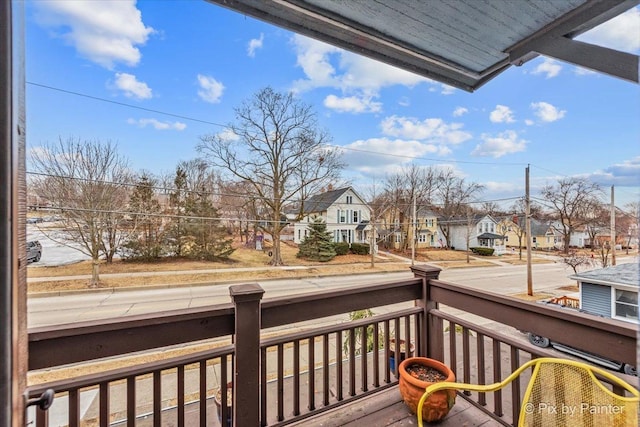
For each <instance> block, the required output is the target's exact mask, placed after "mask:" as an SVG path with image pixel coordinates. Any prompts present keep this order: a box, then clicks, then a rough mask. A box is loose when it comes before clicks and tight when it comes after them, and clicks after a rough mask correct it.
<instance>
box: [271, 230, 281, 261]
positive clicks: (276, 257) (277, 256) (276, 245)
mask: <svg viewBox="0 0 640 427" xmlns="http://www.w3.org/2000/svg"><path fill="white" fill-rule="evenodd" d="M271 238H272V239H273V254H272V255H271V261H270V262H269V264H271V265H284V262H282V255H281V253H280V233H276V232H275V230H274V232H273V234H272V235H271Z"/></svg>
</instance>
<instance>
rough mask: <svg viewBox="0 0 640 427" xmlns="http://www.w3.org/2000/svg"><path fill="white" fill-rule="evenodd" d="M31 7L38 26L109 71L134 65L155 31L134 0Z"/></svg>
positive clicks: (60, 2) (44, 4)
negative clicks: (34, 9) (145, 19)
mask: <svg viewBox="0 0 640 427" xmlns="http://www.w3.org/2000/svg"><path fill="white" fill-rule="evenodd" d="M33 5H34V6H35V7H36V20H37V22H38V23H39V24H40V25H42V26H44V27H47V28H53V29H56V30H57V31H59V32H58V33H57V34H56V36H58V37H60V38H61V39H63V40H64V41H65V42H66V43H68V44H69V45H71V46H73V47H74V48H75V49H76V50H77V52H78V53H79V54H80V55H81V56H83V57H85V58H87V59H89V60H90V61H92V62H95V63H96V64H99V65H101V66H103V67H105V68H108V69H112V68H113V66H114V65H115V64H116V63H124V64H126V65H129V66H135V65H137V64H138V63H139V62H140V58H141V54H140V50H139V48H138V47H139V46H142V45H144V44H145V43H146V42H147V39H148V38H149V35H150V34H152V33H153V32H154V30H153V28H151V27H147V26H145V25H144V23H143V22H142V14H141V13H140V10H138V9H137V8H136V2H135V1H134V0H121V1H37V2H33Z"/></svg>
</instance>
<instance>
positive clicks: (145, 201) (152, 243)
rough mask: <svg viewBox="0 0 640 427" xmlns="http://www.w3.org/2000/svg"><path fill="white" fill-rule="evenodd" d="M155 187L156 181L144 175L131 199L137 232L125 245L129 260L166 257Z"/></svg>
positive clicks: (130, 205)
mask: <svg viewBox="0 0 640 427" xmlns="http://www.w3.org/2000/svg"><path fill="white" fill-rule="evenodd" d="M155 185H156V181H155V180H154V179H153V178H152V177H150V176H149V175H147V174H146V173H143V174H142V176H141V177H140V178H139V180H138V182H137V183H136V187H135V189H134V190H133V193H132V194H131V197H130V198H129V208H130V209H131V211H132V212H134V214H132V217H133V220H134V222H135V229H136V230H137V232H136V233H132V235H131V236H130V238H129V240H128V241H127V243H126V244H125V245H124V246H125V248H126V249H127V252H126V254H125V255H126V256H127V257H128V258H137V259H142V260H145V261H151V260H154V259H158V258H160V257H162V256H163V255H164V250H163V247H162V243H163V242H162V232H161V229H162V218H161V217H159V216H158V215H157V214H159V213H160V203H159V202H158V199H157V198H156V195H155V191H154V186H155ZM154 214H155V215H154Z"/></svg>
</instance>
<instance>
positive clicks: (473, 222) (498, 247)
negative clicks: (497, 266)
mask: <svg viewBox="0 0 640 427" xmlns="http://www.w3.org/2000/svg"><path fill="white" fill-rule="evenodd" d="M438 228H439V229H440V232H441V234H444V235H448V237H449V246H450V247H452V248H454V249H456V250H463V251H465V250H467V249H468V248H474V247H480V246H482V247H487V248H493V249H494V250H495V252H494V254H495V255H499V254H502V253H504V252H505V251H506V249H505V246H504V239H505V236H503V235H501V234H498V221H496V220H495V219H494V218H493V217H492V216H491V215H474V216H472V217H470V218H468V217H457V218H452V219H449V220H445V219H438ZM467 238H468V239H469V246H468V247H467Z"/></svg>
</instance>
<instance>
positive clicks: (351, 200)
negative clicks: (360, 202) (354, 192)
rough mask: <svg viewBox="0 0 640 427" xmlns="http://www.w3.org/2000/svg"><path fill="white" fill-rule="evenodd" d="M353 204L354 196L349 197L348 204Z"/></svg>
mask: <svg viewBox="0 0 640 427" xmlns="http://www.w3.org/2000/svg"><path fill="white" fill-rule="evenodd" d="M352 203H353V196H347V204H348V205H350V204H352Z"/></svg>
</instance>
